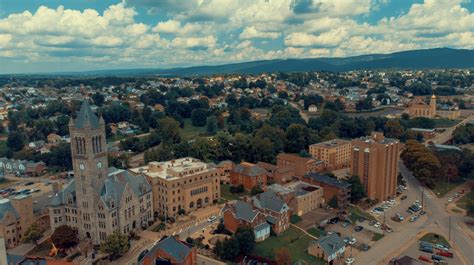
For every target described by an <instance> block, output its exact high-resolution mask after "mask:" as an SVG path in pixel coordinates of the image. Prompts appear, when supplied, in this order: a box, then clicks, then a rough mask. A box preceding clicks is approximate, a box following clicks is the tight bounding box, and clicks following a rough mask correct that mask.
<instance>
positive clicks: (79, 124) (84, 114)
mask: <svg viewBox="0 0 474 265" xmlns="http://www.w3.org/2000/svg"><path fill="white" fill-rule="evenodd" d="M99 125H100V124H99V119H98V118H97V116H95V114H94V112H93V111H92V108H91V106H90V105H89V101H87V100H84V101H82V106H81V109H80V110H79V114H77V119H76V123H75V124H74V126H75V127H76V128H77V129H81V128H84V127H86V126H90V127H91V128H93V129H97V128H99Z"/></svg>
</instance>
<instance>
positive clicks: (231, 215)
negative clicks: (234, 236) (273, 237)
mask: <svg viewBox="0 0 474 265" xmlns="http://www.w3.org/2000/svg"><path fill="white" fill-rule="evenodd" d="M222 213H223V216H224V226H225V228H226V229H227V230H229V231H231V232H232V233H235V231H237V228H239V227H252V229H253V232H254V234H255V241H256V242H260V241H263V240H265V239H267V238H268V237H269V236H270V225H269V224H268V223H267V220H266V217H265V215H264V214H263V213H262V212H260V211H259V210H256V209H254V208H253V207H252V205H251V204H249V203H247V202H244V201H237V202H235V203H232V204H226V205H225V206H224V208H223V209H222Z"/></svg>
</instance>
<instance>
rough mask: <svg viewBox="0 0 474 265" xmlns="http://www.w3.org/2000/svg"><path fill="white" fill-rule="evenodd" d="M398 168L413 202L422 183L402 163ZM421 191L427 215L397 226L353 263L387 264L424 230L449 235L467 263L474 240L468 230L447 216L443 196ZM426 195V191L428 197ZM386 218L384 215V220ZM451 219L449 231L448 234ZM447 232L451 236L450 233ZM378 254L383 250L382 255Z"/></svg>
mask: <svg viewBox="0 0 474 265" xmlns="http://www.w3.org/2000/svg"><path fill="white" fill-rule="evenodd" d="M399 168H400V172H401V173H402V175H403V176H404V178H405V180H406V181H407V186H408V187H409V193H408V197H409V198H408V199H407V200H409V201H411V202H413V201H414V200H415V199H420V198H421V194H422V187H423V186H422V185H421V184H420V183H419V182H418V181H417V180H416V179H415V178H414V177H413V175H412V174H411V172H410V171H409V170H408V169H407V168H406V167H405V166H404V165H403V164H402V163H400V167H399ZM423 194H424V198H423V202H424V205H425V210H426V211H427V214H426V215H425V216H423V217H422V218H420V219H418V220H417V221H415V222H405V223H403V224H402V225H401V227H400V229H397V228H395V229H394V232H393V233H392V234H390V235H388V236H386V237H384V238H383V239H381V240H380V241H379V242H377V243H376V244H374V245H373V247H372V248H371V249H370V250H369V251H368V252H365V253H361V254H360V255H358V256H357V257H356V264H388V261H389V260H390V259H391V258H393V257H395V256H397V254H399V253H400V251H399V250H402V249H404V248H406V246H408V245H411V244H412V242H413V241H414V240H416V239H417V237H418V236H421V233H423V232H434V233H438V234H441V235H443V236H444V237H445V238H446V239H449V238H450V242H451V244H452V245H453V246H454V249H455V252H456V253H455V254H458V255H459V254H460V255H461V259H462V260H464V261H465V263H466V264H469V263H468V262H467V261H472V260H474V251H473V249H474V241H473V240H471V239H470V237H469V235H468V234H467V231H464V230H463V229H462V228H461V226H460V223H461V222H462V221H463V217H462V216H454V215H453V216H450V215H449V213H448V212H447V211H446V205H445V202H444V201H443V200H442V199H439V198H437V197H436V196H435V195H433V194H432V193H429V192H427V191H424V192H423ZM426 194H429V197H428V196H426ZM389 218H390V217H389V216H387V219H389ZM450 219H451V231H450V233H449V223H450ZM450 234H451V236H449V235H450ZM380 253H383V255H381V254H380Z"/></svg>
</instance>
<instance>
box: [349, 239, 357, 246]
mask: <svg viewBox="0 0 474 265" xmlns="http://www.w3.org/2000/svg"><path fill="white" fill-rule="evenodd" d="M355 243H357V239H355V237H353V238H351V240H349V245H354V244H355Z"/></svg>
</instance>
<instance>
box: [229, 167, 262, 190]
mask: <svg viewBox="0 0 474 265" xmlns="http://www.w3.org/2000/svg"><path fill="white" fill-rule="evenodd" d="M267 177H268V172H267V171H266V170H265V169H263V168H261V167H259V166H257V165H255V164H252V163H248V162H242V163H240V164H239V165H237V166H235V167H234V168H233V169H232V170H231V171H230V183H231V184H232V185H234V186H238V185H243V186H244V189H245V190H247V191H251V190H252V188H253V187H255V186H260V187H261V188H262V189H263V190H265V189H266V187H267Z"/></svg>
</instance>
